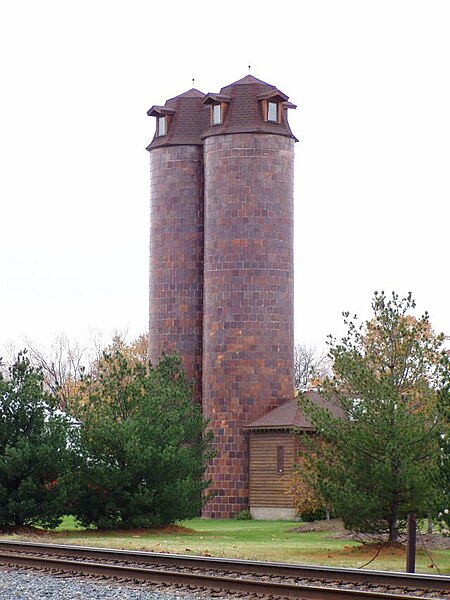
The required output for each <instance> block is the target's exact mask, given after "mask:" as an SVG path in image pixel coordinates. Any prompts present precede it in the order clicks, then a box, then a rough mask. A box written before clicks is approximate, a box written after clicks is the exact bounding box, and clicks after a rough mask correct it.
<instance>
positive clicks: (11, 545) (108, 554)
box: [0, 540, 450, 591]
mask: <svg viewBox="0 0 450 600" xmlns="http://www.w3.org/2000/svg"><path fill="white" fill-rule="evenodd" d="M12 549H15V550H16V551H20V552H26V551H28V552H42V553H46V554H57V555H59V556H60V555H61V554H63V555H65V556H77V557H80V556H84V557H85V558H90V559H92V558H97V559H99V560H121V561H129V562H134V563H136V562H138V563H142V564H144V565H145V564H153V565H156V564H158V565H162V566H168V567H173V566H174V565H175V564H176V565H177V566H180V567H186V568H194V569H206V568H209V569H214V570H221V571H227V570H229V571H233V572H234V573H240V574H244V573H254V574H259V575H266V576H281V577H297V578H304V579H327V580H330V581H336V580H340V579H344V580H345V581H346V582H349V583H359V584H361V583H366V584H368V585H387V586H401V587H408V588H411V589H423V588H425V589H428V590H441V591H450V577H448V576H445V575H428V574H422V573H414V574H413V573H398V572H389V571H372V570H365V569H347V568H337V567H320V566H312V565H299V564H290V563H273V562H260V561H254V560H238V559H232V558H216V557H203V556H191V555H184V554H167V553H160V552H142V551H133V550H115V549H109V548H108V549H107V548H96V547H90V546H75V545H65V544H44V543H34V542H21V541H12V540H11V541H0V550H12Z"/></svg>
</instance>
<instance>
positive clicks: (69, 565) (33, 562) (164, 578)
mask: <svg viewBox="0 0 450 600" xmlns="http://www.w3.org/2000/svg"><path fill="white" fill-rule="evenodd" d="M0 564H3V565H7V566H15V567H17V566H19V567H32V568H40V569H45V570H46V571H48V570H49V569H51V570H53V571H56V572H58V573H68V574H75V573H76V574H83V575H95V576H97V577H98V576H102V577H111V578H114V579H115V580H118V579H122V580H126V581H130V580H131V581H133V582H137V581H145V582H152V583H159V584H164V585H177V586H185V587H188V588H191V589H192V588H196V589H202V590H204V589H209V590H214V591H222V592H239V593H248V594H255V593H256V594H263V595H267V596H270V597H272V598H274V597H275V598H280V599H281V598H288V599H291V598H297V599H301V600H336V599H339V598H341V599H342V598H348V599H349V600H367V599H372V600H374V599H375V598H378V599H379V600H417V596H409V595H405V594H397V593H395V594H390V593H389V594H386V593H382V592H381V593H380V592H370V591H364V590H352V589H347V588H341V587H335V588H332V587H321V586H313V585H295V584H288V583H278V582H270V581H262V580H258V579H254V580H248V579H236V578H231V577H215V576H211V575H200V574H185V573H180V572H176V571H159V570H156V571H155V570H154V569H146V568H142V567H125V566H117V565H111V564H103V563H92V562H79V561H75V560H68V559H57V558H48V557H43V556H26V555H20V554H14V553H6V552H5V553H0Z"/></svg>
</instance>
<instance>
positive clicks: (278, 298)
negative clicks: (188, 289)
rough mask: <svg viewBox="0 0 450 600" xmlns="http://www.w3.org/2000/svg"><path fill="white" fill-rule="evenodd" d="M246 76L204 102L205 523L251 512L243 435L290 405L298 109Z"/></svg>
mask: <svg viewBox="0 0 450 600" xmlns="http://www.w3.org/2000/svg"><path fill="white" fill-rule="evenodd" d="M287 100H288V98H287V96H286V95H284V94H283V93H282V92H280V91H279V90H277V89H276V87H274V86H272V85H269V84H266V83H264V82H262V81H260V80H258V79H256V78H255V77H253V76H251V75H248V76H247V77H244V78H243V79H241V80H239V81H237V82H236V83H233V84H231V85H229V86H227V87H225V88H222V90H221V91H220V93H219V94H207V95H206V96H205V99H204V104H205V105H207V106H210V122H209V127H208V128H207V129H206V131H205V133H204V134H203V136H202V138H203V139H204V161H205V215H204V218H205V241H204V305H203V412H204V416H205V417H206V418H207V419H209V421H210V425H209V426H210V428H211V429H212V431H213V433H214V437H215V442H214V443H215V448H216V451H217V455H216V458H215V459H214V460H213V463H212V465H211V467H210V469H209V472H208V476H209V478H211V480H212V484H211V486H210V488H209V490H208V492H209V493H210V494H211V496H212V499H211V500H210V501H209V502H208V503H207V504H206V506H205V508H204V512H203V514H204V516H207V517H214V518H227V517H230V516H232V515H233V514H236V513H237V512H239V511H240V510H242V509H243V508H247V507H248V442H247V439H246V435H245V432H244V430H243V427H244V426H245V425H246V424H248V423H250V422H252V421H254V420H255V419H257V418H259V417H261V416H262V415H263V414H265V413H266V412H267V411H269V410H270V409H272V408H275V407H276V406H279V405H280V404H282V403H283V402H285V401H286V400H288V399H291V398H292V395H293V390H294V383H293V355H294V331H293V283H294V281H293V276H294V269H293V167H294V142H295V141H296V140H295V138H294V136H293V134H292V132H291V130H290V128H289V125H288V121H287V109H288V108H295V107H294V105H292V104H290V103H289V102H287Z"/></svg>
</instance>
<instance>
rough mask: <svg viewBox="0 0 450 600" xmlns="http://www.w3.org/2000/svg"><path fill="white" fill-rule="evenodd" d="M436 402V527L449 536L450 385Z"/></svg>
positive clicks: (441, 391)
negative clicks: (438, 423)
mask: <svg viewBox="0 0 450 600" xmlns="http://www.w3.org/2000/svg"><path fill="white" fill-rule="evenodd" d="M438 400H439V401H438V409H439V413H440V416H441V419H442V428H441V434H440V436H439V445H440V456H439V471H438V481H437V485H438V487H439V489H440V491H441V496H440V501H439V509H440V510H439V515H438V525H439V527H440V529H441V531H442V533H444V534H445V535H448V536H450V384H447V385H445V386H443V387H442V389H441V390H440V391H439V396H438Z"/></svg>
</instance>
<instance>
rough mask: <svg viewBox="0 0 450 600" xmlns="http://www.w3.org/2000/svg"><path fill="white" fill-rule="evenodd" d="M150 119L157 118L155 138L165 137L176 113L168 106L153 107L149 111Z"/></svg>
mask: <svg viewBox="0 0 450 600" xmlns="http://www.w3.org/2000/svg"><path fill="white" fill-rule="evenodd" d="M147 114H148V116H149V117H156V131H155V138H159V137H164V136H165V135H167V131H168V130H169V129H170V123H171V120H172V117H173V115H174V114H175V111H174V110H173V109H172V108H169V107H168V106H156V105H155V106H152V107H151V109H150V110H148V111H147Z"/></svg>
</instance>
